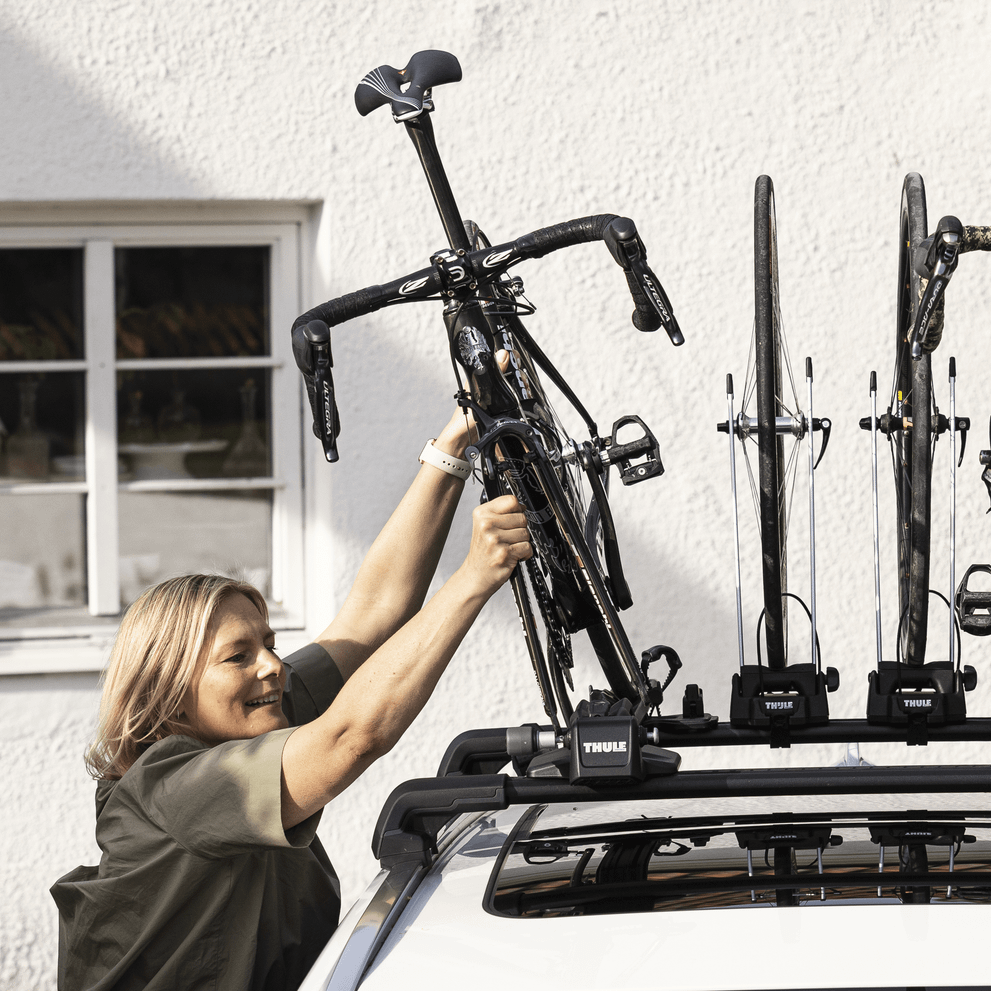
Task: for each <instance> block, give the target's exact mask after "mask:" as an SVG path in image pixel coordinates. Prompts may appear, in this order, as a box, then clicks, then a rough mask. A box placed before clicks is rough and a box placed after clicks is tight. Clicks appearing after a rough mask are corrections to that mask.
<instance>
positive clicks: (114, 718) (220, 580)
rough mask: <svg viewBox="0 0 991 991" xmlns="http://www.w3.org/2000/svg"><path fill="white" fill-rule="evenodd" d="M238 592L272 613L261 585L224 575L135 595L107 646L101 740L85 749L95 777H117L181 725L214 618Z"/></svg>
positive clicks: (191, 578) (187, 578) (190, 578)
mask: <svg viewBox="0 0 991 991" xmlns="http://www.w3.org/2000/svg"><path fill="white" fill-rule="evenodd" d="M236 593H240V594H241V595H244V596H246V597H247V598H248V599H249V600H250V601H251V602H252V603H253V604H254V605H255V607H256V608H257V609H258V611H259V612H260V613H261V615H262V618H263V619H265V621H266V622H267V621H268V608H267V606H266V604H265V599H264V597H263V596H262V594H261V592H259V591H258V590H257V589H256V588H255V587H254V586H253V585H249V584H247V583H246V582H242V581H238V580H236V579H234V578H227V577H224V576H222V575H183V576H181V577H179V578H170V579H168V580H167V581H164V582H162V583H161V584H159V585H155V586H154V587H152V588H150V589H148V590H147V591H145V592H144V593H142V595H141V596H139V597H138V598H137V599H136V600H135V601H134V602H133V603H132V605H131V606H130V608H129V609H128V610H127V612H126V613H125V614H124V618H123V619H122V620H121V624H120V627H119V628H118V630H117V636H116V638H115V640H114V645H113V649H112V650H111V652H110V661H109V663H108V665H107V670H106V672H105V674H104V679H103V695H102V697H101V699H100V723H99V726H98V728H97V733H96V740H95V741H94V742H93V744H92V746H91V747H90V748H89V749H88V750H87V752H86V767H87V769H88V770H89V773H90V774H91V775H93V777H94V778H104V779H110V780H113V779H116V778H120V777H121V776H122V775H123V774H124V772H125V771H126V770H127V769H128V768H129V767H130V766H131V765H132V764H133V763H134V762H135V761H136V760H137V759H138V757H140V756H141V754H142V753H143V752H144V751H145V750H147V749H148V747H150V746H151V745H152V744H153V743H154V742H155V741H156V740H161V739H163V738H164V737H166V736H170V735H172V734H173V733H176V732H178V731H179V728H178V726H177V725H176V722H175V719H176V716H177V714H178V713H179V708H180V705H181V704H182V699H183V696H184V695H185V693H186V690H187V689H188V688H189V686H190V684H191V682H192V679H193V673H194V671H195V670H196V662H197V661H198V660H199V657H200V654H201V653H202V651H203V644H204V641H205V639H206V636H207V629H208V627H209V625H210V621H211V620H212V619H213V616H214V614H215V613H216V611H217V608H218V607H219V606H220V604H221V603H222V602H223V601H224V600H225V599H227V598H228V597H229V596H231V595H234V594H236Z"/></svg>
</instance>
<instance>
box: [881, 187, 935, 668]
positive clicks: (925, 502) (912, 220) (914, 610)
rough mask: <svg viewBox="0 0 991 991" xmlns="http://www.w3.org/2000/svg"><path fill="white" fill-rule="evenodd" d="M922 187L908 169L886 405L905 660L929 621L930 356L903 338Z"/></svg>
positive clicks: (912, 299)
mask: <svg viewBox="0 0 991 991" xmlns="http://www.w3.org/2000/svg"><path fill="white" fill-rule="evenodd" d="M927 232H928V220H927V215H926V190H925V185H924V183H923V181H922V176H920V175H919V174H918V173H917V172H912V173H909V175H907V176H906V177H905V181H904V183H903V185H902V200H901V211H900V218H899V249H898V298H897V316H896V326H895V370H894V376H893V385H892V399H891V405H890V406H889V409H892V410H895V411H898V410H899V408H900V414H901V417H902V418H903V422H904V421H906V420H907V421H911V424H912V428H911V430H893V431H892V432H891V434H890V435H889V437H890V441H891V447H892V460H893V462H894V472H895V491H896V499H895V511H896V517H897V520H896V527H897V531H896V532H897V542H898V645H899V652H900V656H901V657H902V659H903V660H904V661H905V663H906V664H909V665H911V666H913V667H915V666H921V665H923V664H924V663H925V656H926V640H927V637H928V626H929V544H930V527H931V509H932V507H931V495H930V483H931V478H932V437H933V424H934V419H933V402H932V359H931V356H930V355H929V354H925V355H923V356H922V358H920V359H919V360H918V361H914V360H913V359H912V357H911V354H910V353H909V337H910V335H911V332H912V328H913V327H914V325H915V317H916V313H917V311H918V307H919V301H920V299H921V296H922V292H923V288H924V286H923V285H922V281H921V279H920V277H919V275H918V274H917V273H916V271H915V268H914V266H913V263H912V258H913V253H914V250H915V248H916V247H917V246H918V245H919V244H920V243H921V242H922V241H923V240H925V238H926V237H927Z"/></svg>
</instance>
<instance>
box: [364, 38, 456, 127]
mask: <svg viewBox="0 0 991 991" xmlns="http://www.w3.org/2000/svg"><path fill="white" fill-rule="evenodd" d="M460 79H461V63H460V62H458V60H457V58H455V57H454V56H453V55H451V54H450V53H449V52H439V51H432V50H428V51H423V52H417V53H416V54H415V55H414V56H413V57H412V58H411V59H410V60H409V62H408V63H407V65H406V68H405V69H394V68H393V67H392V66H391V65H380V66H379V67H378V68H377V69H372V71H371V72H369V73H366V74H365V77H364V78H363V79H362V80H361V82H360V83H358V87H357V89H355V91H354V105H355V107H357V109H358V113H359V114H361V116H362V117H364V116H366V115H367V114H370V113H371V112H372V111H373V110H375V109H376V108H377V107H381V106H382V105H383V104H386V103H390V104H392V112H393V114H394V115H395V116H396V117H407V118H410V117H415V116H417V115H419V114H420V113H421V112H422V110H423V99H424V96H425V95H426V94H427V93H429V91H430V89H431V87H433V86H440V85H441V84H442V83H456V82H458V81H459V80H460ZM407 83H408V84H409V85H408V86H407V88H406V90H405V91H404V90H403V86H405V85H406V84H407Z"/></svg>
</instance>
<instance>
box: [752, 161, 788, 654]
mask: <svg viewBox="0 0 991 991" xmlns="http://www.w3.org/2000/svg"><path fill="white" fill-rule="evenodd" d="M754 341H755V343H754V353H755V361H756V377H757V448H758V487H759V494H760V507H759V518H760V540H761V574H762V578H763V585H764V636H765V642H766V644H767V664H768V667H770V668H773V669H776V670H778V669H781V668H783V667H785V665H786V664H787V660H788V609H787V599H786V593H787V591H788V562H787V510H788V506H787V499H786V498H785V493H784V491H783V483H784V480H785V475H786V468H787V465H786V461H785V446H784V438H783V437H782V435H781V434H779V433H778V430H777V418H778V417H779V416H783V415H785V413H786V410H785V408H784V404H783V402H782V398H781V396H782V385H783V381H782V345H781V313H780V306H779V296H778V248H777V229H776V224H775V215H774V184H773V183H772V182H771V179H770V177H768V176H766V175H762V176H759V177H758V179H757V183H756V185H755V187H754Z"/></svg>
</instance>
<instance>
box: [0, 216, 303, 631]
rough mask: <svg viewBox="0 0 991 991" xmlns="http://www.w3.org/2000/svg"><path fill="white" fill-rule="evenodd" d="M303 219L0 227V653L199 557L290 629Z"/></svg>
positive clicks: (297, 535) (297, 540) (96, 623)
mask: <svg viewBox="0 0 991 991" xmlns="http://www.w3.org/2000/svg"><path fill="white" fill-rule="evenodd" d="M299 230H300V225H299V224H298V223H259V224H244V223H241V224H238V223H234V224H225V225H221V224H183V225H169V226H164V225H156V226H137V225H135V226H119V227H102V226H84V225H78V226H72V225H66V226H63V227H59V228H41V227H30V226H11V227H6V228H0V512H2V519H3V525H2V527H0V649H2V648H3V647H4V646H7V647H10V646H11V645H12V644H20V645H21V646H24V645H25V644H26V643H28V642H31V641H35V642H37V641H48V642H51V641H52V639H53V638H57V639H59V640H60V641H61V642H62V643H63V645H65V641H66V638H74V640H75V642H76V643H77V644H78V643H81V642H82V641H83V640H85V639H86V638H89V639H91V640H93V639H94V638H95V639H102V640H105V639H106V637H107V635H108V634H109V633H110V632H112V630H113V629H114V628H115V627H116V623H117V620H118V617H119V614H120V610H121V608H122V606H125V605H127V603H128V602H130V601H132V600H133V599H134V598H135V597H136V596H137V595H138V594H139V593H140V592H141V590H142V589H144V588H146V587H147V586H148V585H150V584H153V583H154V582H157V581H159V580H161V579H163V578H165V577H168V576H169V575H173V574H180V573H183V572H188V571H200V570H202V571H221V572H225V573H231V574H237V575H239V576H243V577H244V578H246V579H247V580H249V581H251V582H253V583H254V584H256V585H257V586H258V587H259V588H260V589H261V590H262V592H263V593H264V594H265V596H266V599H267V600H268V602H269V607H270V609H271V610H272V621H273V624H274V625H277V626H280V627H283V628H286V627H299V626H302V625H303V615H302V611H303V607H302V570H303V560H302V553H303V548H302V486H301V464H300V443H301V438H300V424H301V419H300V401H301V391H300V383H299V376H298V375H297V374H296V372H295V365H294V364H293V362H292V357H291V352H290V345H289V337H288V334H287V333H285V330H286V329H287V328H288V327H289V325H290V324H291V322H292V320H293V318H294V317H295V315H296V313H298V311H299V297H300V291H299V283H300V272H299V268H300V266H299V260H298V253H299V244H298V242H299ZM70 646H71V644H70Z"/></svg>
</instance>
